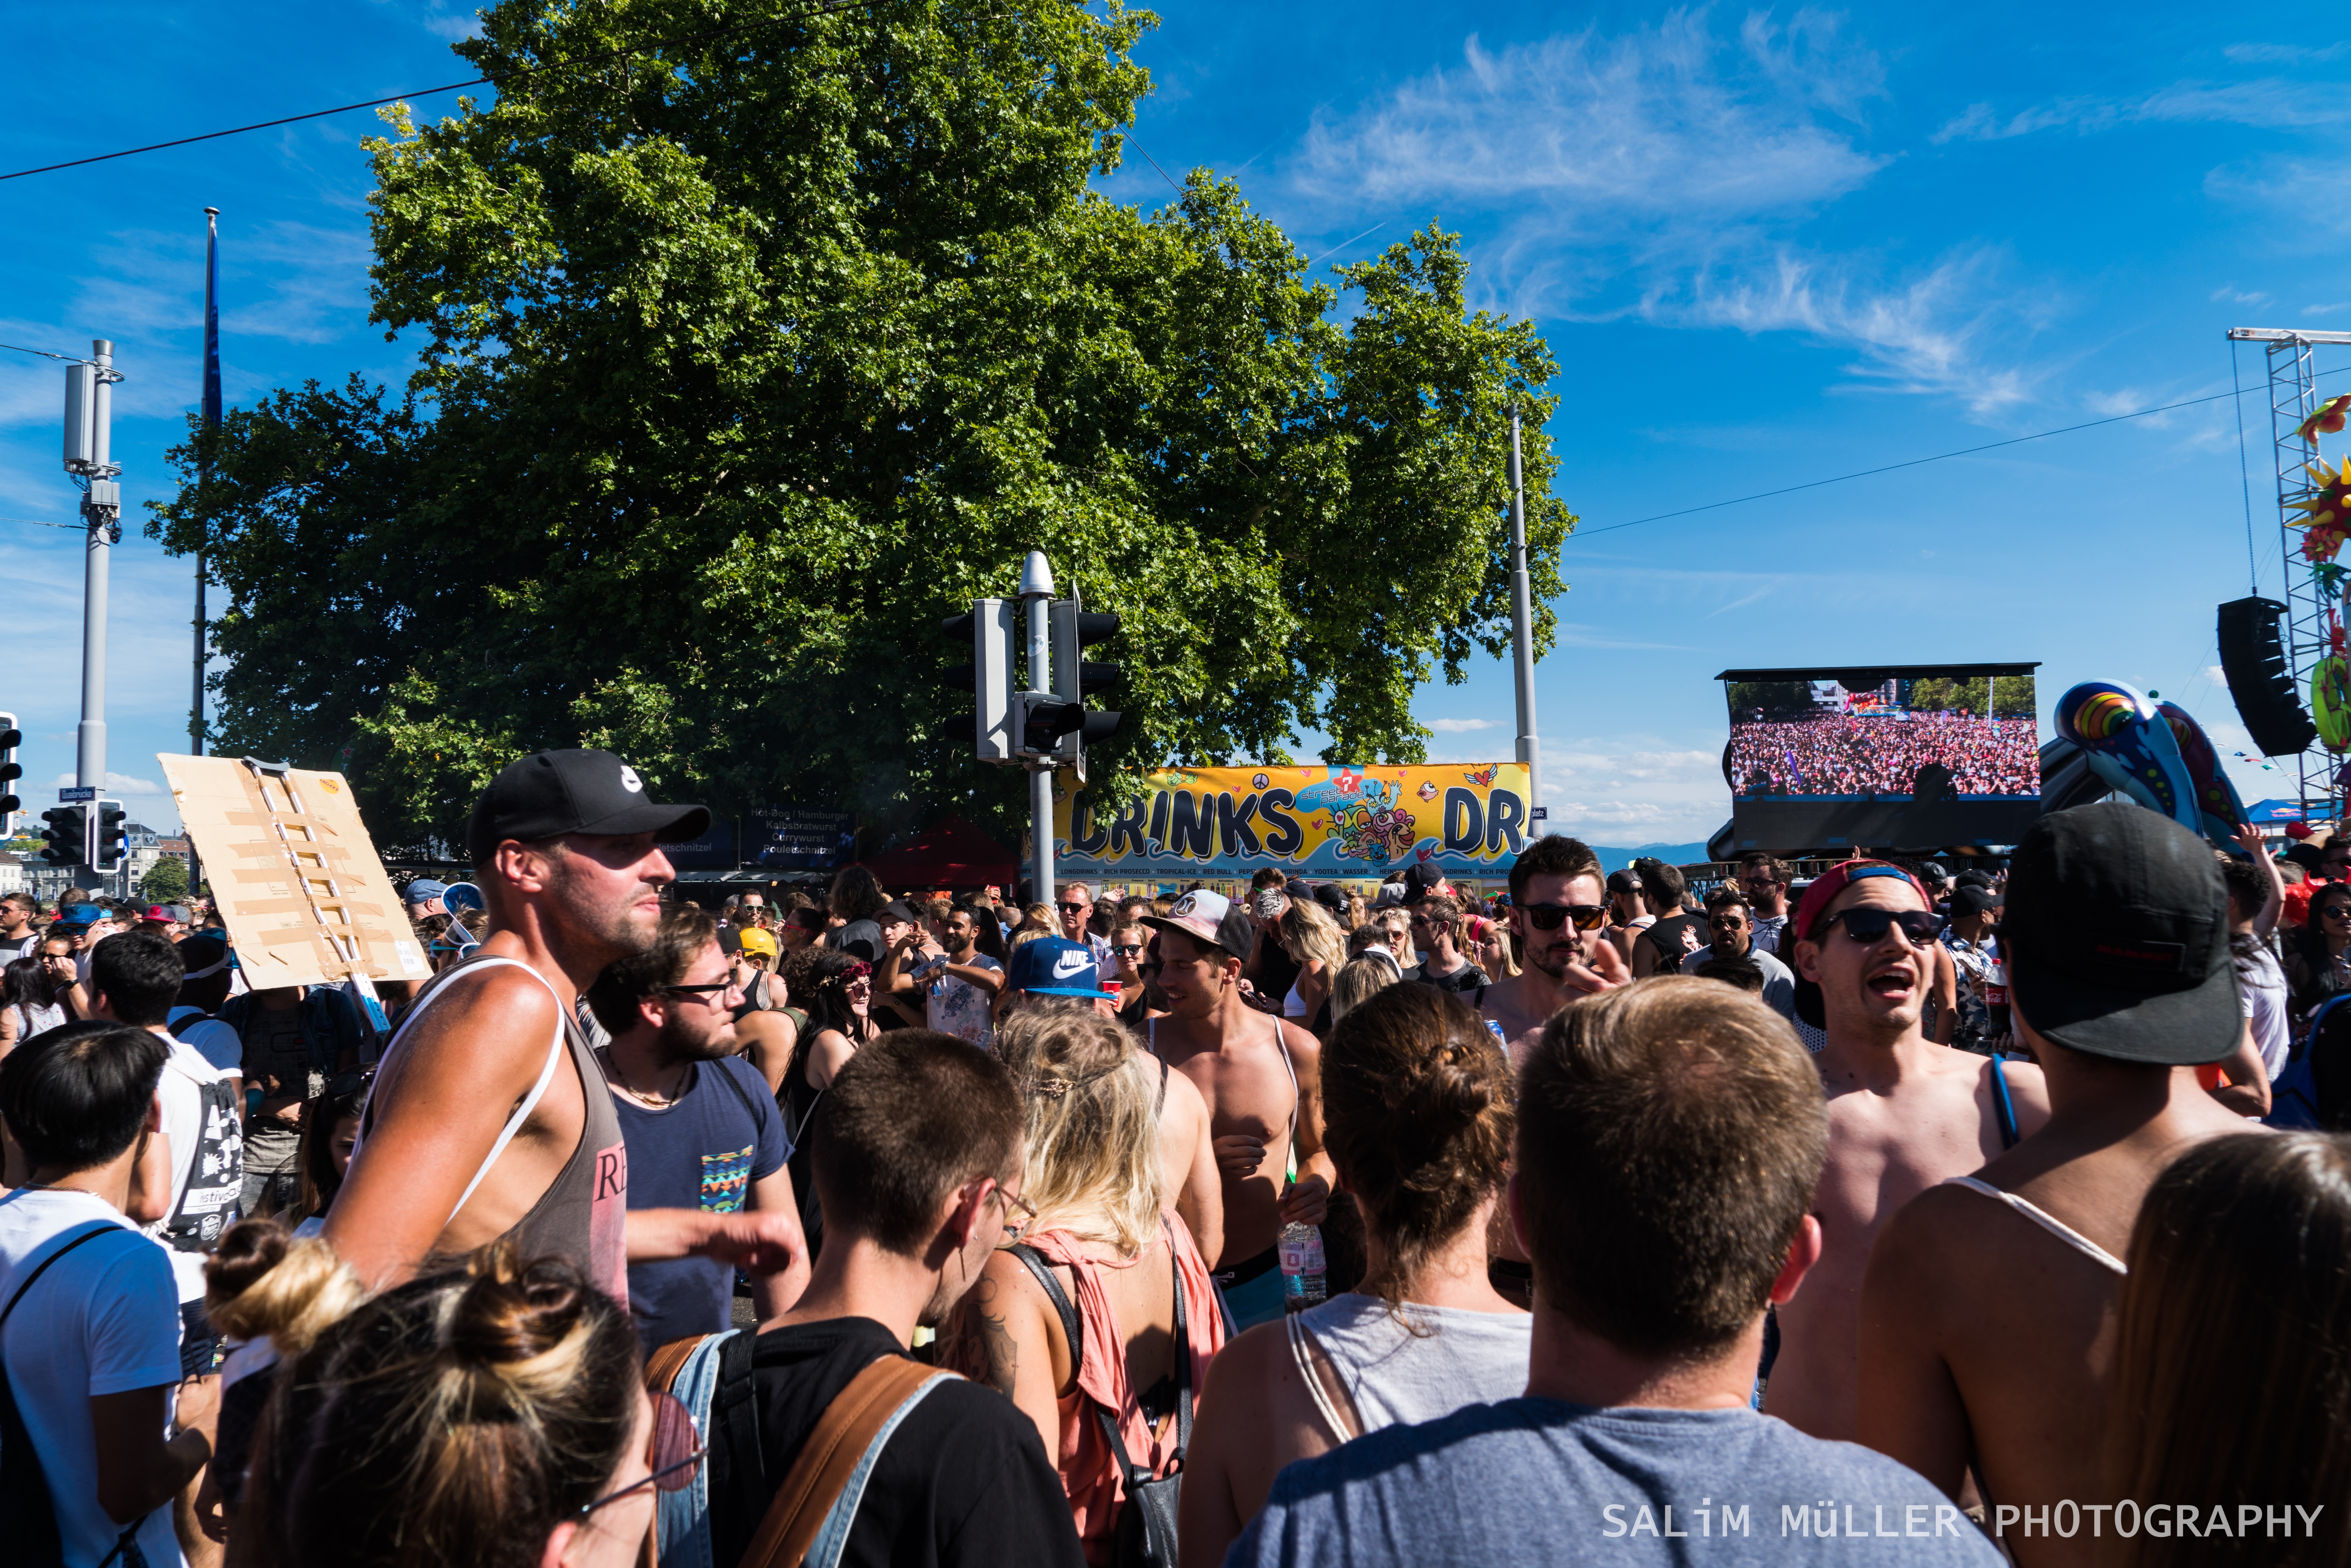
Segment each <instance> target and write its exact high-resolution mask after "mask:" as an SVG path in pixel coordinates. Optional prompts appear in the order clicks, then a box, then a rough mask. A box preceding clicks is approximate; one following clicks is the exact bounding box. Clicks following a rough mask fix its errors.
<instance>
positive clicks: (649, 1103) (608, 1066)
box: [596, 1049, 693, 1111]
mask: <svg viewBox="0 0 2351 1568" xmlns="http://www.w3.org/2000/svg"><path fill="white" fill-rule="evenodd" d="M596 1057H597V1060H598V1061H601V1062H602V1063H603V1064H604V1081H605V1082H608V1083H610V1084H611V1086H612V1087H613V1088H615V1089H617V1090H619V1091H620V1092H622V1093H623V1094H625V1095H627V1096H628V1097H629V1098H630V1099H632V1100H633V1101H635V1102H636V1103H638V1104H640V1105H643V1106H644V1107H645V1108H646V1109H648V1110H653V1111H666V1110H668V1109H669V1108H670V1107H671V1106H673V1105H674V1104H676V1103H678V1102H679V1101H681V1100H683V1099H684V1098H685V1085H684V1081H681V1082H679V1085H678V1091H677V1092H676V1093H674V1094H673V1095H671V1096H669V1098H667V1099H663V1098H662V1097H661V1096H660V1095H658V1094H649V1093H647V1092H645V1091H643V1090H642V1089H639V1088H638V1087H637V1086H636V1085H634V1084H632V1083H631V1082H629V1081H628V1080H627V1079H625V1078H622V1076H621V1075H620V1074H619V1073H618V1072H617V1071H614V1070H613V1067H612V1056H611V1051H610V1050H609V1049H601V1050H599V1051H597V1052H596ZM686 1076H687V1077H688V1078H691V1077H692V1076H693V1073H692V1071H691V1070H690V1069H689V1071H688V1072H687V1074H686Z"/></svg>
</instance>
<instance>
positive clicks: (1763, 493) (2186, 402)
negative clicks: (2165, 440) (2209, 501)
mask: <svg viewBox="0 0 2351 1568" xmlns="http://www.w3.org/2000/svg"><path fill="white" fill-rule="evenodd" d="M2344 370H2351V365H2346V366H2344V367H2342V368H2341V370H2335V371H2321V372H2320V373H2321V374H2322V375H2330V376H2331V375H2339V374H2341V373H2342V371H2344ZM2236 395H2237V393H2236V392H2214V393H2213V394H2212V395H2211V396H2210V397H2191V398H2184V399H2182V400H2181V401H2179V402H2166V403H2158V404H2157V405H2156V406H2155V407H2153V408H2142V409H2137V410H2136V411H2134V412H2132V413H2117V414H2114V415H2111V416H2109V417H2108V418H2105V419H2093V420H2088V421H2085V423H2081V424H2063V425H2059V426H2058V427H2057V428H2056V429H2054V430H2040V431H2035V432H2034V433H2033V434H2031V435H2011V436H2010V437H2009V438H2008V439H2007V440H2005V441H1987V442H1985V443H1984V444H1982V445H1981V446H1962V447H1960V448H1959V450H1958V451H1956V452H1938V453H1936V454H1935V455H1933V456H1931V457H1911V458H1906V459H1905V460H1904V461H1902V462H1900V463H1888V464H1886V465H1883V466H1881V467H1876V468H1862V469H1857V470H1855V472H1853V473H1851V474H1837V475H1834V476H1831V477H1829V478H1826V479H1808V480H1806V481H1805V482H1804V483H1802V484H1801V485H1783V486H1781V487H1780V488H1779V489H1776V490H1758V491H1757V492H1755V494H1753V495H1751V496H1733V497H1731V498H1730V499H1729V500H1728V501H1708V503H1707V504H1706V505H1704V506H1702V507H1682V508H1681V509H1680V510H1679V511H1675V512H1658V513H1656V514H1655V515H1654V516H1651V517H1635V518H1634V519H1633V520H1632V521H1631V522H1629V523H1610V524H1609V525H1608V526H1607V527H1605V528H1577V529H1576V530H1575V531H1574V532H1573V533H1572V534H1570V535H1569V536H1568V538H1569V541H1570V542H1571V543H1572V542H1573V541H1574V540H1576V539H1580V538H1590V537H1593V536H1594V535H1598V534H1613V533H1614V532H1615V531H1616V530H1617V529H1619V528H1639V527H1640V526H1641V525H1642V524H1644V523H1662V522H1664V521H1665V520H1666V519H1667V518H1668V517H1692V516H1695V515H1696V514H1698V513H1699V512H1712V511H1718V510H1719V509H1721V508H1722V507H1740V506H1744V505H1746V504H1747V503H1748V502H1750V501H1768V500H1770V499H1771V497H1774V496H1792V495H1794V494H1795V493H1796V492H1797V491H1799V490H1817V489H1819V488H1820V487H1821V486H1823V485H1842V484H1844V482H1845V481H1846V480H1848V479H1866V478H1868V477H1869V476H1871V475H1873V474H1892V473H1896V472H1897V471H1899V470H1901V469H1904V468H1916V467H1917V466H1918V465H1920V464H1923V463H1942V462H1946V461H1948V460H1949V459H1951V458H1953V457H1970V456H1973V455H1975V454H1976V453H1979V452H1994V451H1997V450H1999V449H2000V448H2001V447H2003V446H2021V445H2022V444H2024V443H2026V442H2028V441H2046V440H2048V439H2049V438H2050V437H2051V436H2053V435H2071V434H2073V433H2074V432H2075V431H2077V430H2095V429H2096V428H2097V427H2098V426H2100V425H2102V424H2120V423H2123V422H2124V421H2125V420H2130V419H2145V418H2146V417H2147V415H2149V414H2151V413H2170V412H2171V411H2172V410H2173V409H2176V408H2194V407H2195V406H2196V405H2197V404H2199V403H2207V402H2220V400H2221V399H2223V398H2232V397H2235V396H2236Z"/></svg>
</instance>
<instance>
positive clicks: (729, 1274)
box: [588, 904, 809, 1354]
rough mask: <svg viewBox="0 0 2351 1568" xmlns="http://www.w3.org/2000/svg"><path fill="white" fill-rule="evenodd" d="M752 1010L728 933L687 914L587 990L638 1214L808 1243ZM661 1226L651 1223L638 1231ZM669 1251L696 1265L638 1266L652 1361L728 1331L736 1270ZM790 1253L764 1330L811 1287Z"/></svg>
mask: <svg viewBox="0 0 2351 1568" xmlns="http://www.w3.org/2000/svg"><path fill="white" fill-rule="evenodd" d="M742 999H743V993H742V988H741V987H740V986H739V985H738V984H737V981H736V979H735V977H734V975H733V973H732V972H731V970H730V967H729V966H728V964H727V962H726V954H725V953H723V952H721V951H720V950H719V945H718V923H717V922H716V920H714V919H712V918H711V916H710V915H708V914H706V913H705V912H704V911H703V910H701V909H698V908H696V907H695V906H694V905H693V904H683V905H679V906H676V907H674V908H671V909H669V910H666V911H664V914H663V915H662V921H661V925H660V927H659V929H658V930H657V932H656V933H655V935H654V937H653V946H650V947H647V948H646V949H645V950H644V951H643V952H641V953H632V954H631V955H630V956H627V957H625V958H622V960H620V962H618V963H616V964H613V965H611V966H610V967H607V968H606V969H605V970H604V972H603V973H602V974H601V975H599V976H597V977H596V981H595V984H593V985H591V986H590V987H589V988H588V1005H589V1006H590V1007H591V1008H593V1009H595V1011H596V1019H597V1021H598V1022H599V1023H601V1024H602V1025H603V1026H604V1028H605V1029H606V1030H608V1031H609V1032H610V1033H611V1037H612V1040H611V1044H610V1045H608V1046H605V1047H604V1048H603V1049H602V1050H601V1051H600V1052H599V1053H598V1054H599V1056H600V1058H601V1061H602V1062H603V1065H604V1071H605V1073H606V1076H607V1077H608V1079H609V1080H610V1082H611V1090H612V1105H613V1109H614V1110H615V1111H616V1112H617V1113H619V1115H620V1118H621V1135H622V1139H623V1140H624V1141H625V1142H626V1144H627V1145H628V1151H629V1210H630V1212H631V1214H632V1215H637V1216H643V1212H644V1211H645V1210H648V1209H671V1210H685V1211H691V1210H700V1211H703V1212H705V1213H710V1214H743V1213H755V1214H771V1215H775V1216H778V1218H780V1220H781V1221H782V1223H783V1224H784V1225H785V1226H787V1227H789V1228H790V1230H791V1231H792V1232H793V1233H794V1234H795V1235H797V1234H798V1233H799V1228H800V1227H799V1199H798V1198H797V1197H795V1196H794V1195H793V1192H792V1173H791V1171H790V1170H789V1167H788V1166H787V1165H786V1162H787V1161H789V1159H790V1158H791V1154H792V1146H791V1145H790V1143H789V1141H788V1140H787V1139H786V1138H785V1136H784V1124H783V1115H782V1113H781V1112H780V1111H778V1109H777V1106H776V1102H775V1099H774V1096H773V1094H772V1092H770V1091H769V1090H768V1085H767V1082H766V1080H765V1079H763V1078H762V1077H760V1075H759V1074H758V1071H755V1070H754V1069H753V1068H752V1067H751V1065H750V1063H748V1062H747V1061H744V1060H743V1059H742V1058H741V1057H740V1056H738V1055H737V1048H738V1047H739V1046H740V1044H741V1041H740V1040H738V1039H737V1034H736V1025H735V1012H734V1009H735V1007H736V1004H737V1003H738V1002H740V1001H741V1000H742ZM659 1223H660V1221H659V1220H658V1219H655V1218H651V1217H646V1218H641V1219H640V1220H639V1228H641V1229H643V1228H647V1227H650V1226H653V1225H657V1224H659ZM644 1239H650V1237H649V1236H648V1237H646V1238H640V1240H644ZM687 1240H688V1241H690V1239H687ZM648 1250H651V1249H648ZM663 1250H669V1251H673V1252H675V1253H680V1254H686V1255H683V1256H673V1257H668V1258H661V1259H653V1260H643V1261H640V1260H636V1259H634V1258H632V1259H631V1260H630V1263H629V1313H630V1316H631V1317H632V1318H633V1319H634V1320H635V1321H636V1326H637V1333H638V1335H639V1337H640V1338H641V1339H642V1340H643V1343H644V1346H645V1350H646V1352H647V1354H651V1353H652V1352H653V1350H655V1349H657V1348H658V1347H660V1346H661V1345H664V1344H665V1343H668V1342H669V1341H671V1340H674V1339H684V1337H685V1336H686V1335H688V1334H700V1333H721V1332H722V1331H724V1330H725V1329H726V1327H727V1325H728V1323H729V1322H730V1321H731V1311H732V1298H733V1294H734V1285H735V1270H734V1268H733V1266H732V1265H729V1264H726V1263H720V1262H717V1261H716V1260H712V1259H710V1258H706V1257H699V1256H694V1255H691V1248H690V1245H688V1244H686V1242H685V1241H682V1242H681V1244H680V1245H678V1246H676V1247H674V1248H670V1249H663ZM790 1254H791V1262H790V1264H789V1266H788V1267H786V1268H785V1269H783V1270H778V1271H771V1272H767V1273H759V1274H754V1275H753V1276H752V1277H751V1300H752V1301H753V1303H754V1304H755V1306H756V1307H757V1308H758V1315H759V1318H760V1320H761V1321H762V1322H765V1321H766V1320H768V1319H769V1318H773V1317H776V1316H778V1315H779V1314H781V1313H782V1312H784V1310H785V1309H786V1308H788V1307H789V1306H790V1305H791V1304H792V1302H794V1301H797V1300H799V1293H800V1291H802V1290H804V1289H805V1288H806V1287H807V1285H808V1269H809V1265H808V1247H807V1244H806V1242H805V1241H804V1240H803V1241H801V1242H799V1244H797V1245H794V1246H792V1247H791V1248H790Z"/></svg>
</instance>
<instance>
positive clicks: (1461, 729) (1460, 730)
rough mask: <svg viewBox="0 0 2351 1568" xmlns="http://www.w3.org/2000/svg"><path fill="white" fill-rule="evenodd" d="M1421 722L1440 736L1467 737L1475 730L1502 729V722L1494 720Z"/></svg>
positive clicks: (1441, 719) (1474, 719)
mask: <svg viewBox="0 0 2351 1568" xmlns="http://www.w3.org/2000/svg"><path fill="white" fill-rule="evenodd" d="M1421 722H1422V723H1424V724H1426V725H1427V726H1428V727H1429V728H1431V729H1433V730H1435V731H1436V732H1437V734H1439V735H1467V734H1468V733H1469V732H1470V731H1471V730H1473V729H1499V728H1500V727H1501V720H1499V719H1493V718H1431V719H1424V720H1422V721H1421Z"/></svg>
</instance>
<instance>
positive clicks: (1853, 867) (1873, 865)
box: [1796, 861, 1935, 940]
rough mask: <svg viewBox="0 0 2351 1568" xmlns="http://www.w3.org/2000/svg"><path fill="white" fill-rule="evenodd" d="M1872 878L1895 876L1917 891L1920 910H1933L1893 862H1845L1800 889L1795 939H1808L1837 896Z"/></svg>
mask: <svg viewBox="0 0 2351 1568" xmlns="http://www.w3.org/2000/svg"><path fill="white" fill-rule="evenodd" d="M1872 876H1898V877H1900V878H1901V879H1902V880H1903V881H1904V882H1907V883H1909V884H1910V886H1911V887H1912V888H1913V889H1915V890H1916V891H1917V894H1918V902H1919V904H1920V906H1921V907H1923V908H1927V909H1932V908H1934V907H1935V901H1934V900H1933V899H1932V898H1929V897H1928V895H1927V890H1926V889H1925V888H1923V887H1920V886H1919V885H1918V879H1917V877H1915V876H1912V875H1911V874H1910V873H1908V872H1907V871H1904V870H1903V869H1902V868H1901V867H1900V866H1898V865H1896V864H1895V863H1894V862H1891V861H1846V862H1844V863H1843V864H1840V865H1834V866H1831V867H1830V868H1829V869H1828V870H1827V871H1825V872H1823V873H1822V874H1821V875H1820V876H1818V877H1816V878H1814V879H1813V885H1812V886H1810V887H1808V888H1806V889H1804V896H1803V900H1802V902H1801V903H1800V904H1797V905H1796V936H1797V938H1798V939H1799V940H1802V939H1804V938H1807V937H1810V936H1812V934H1813V926H1814V925H1817V924H1819V922H1820V918H1821V915H1823V913H1824V912H1825V911H1826V910H1827V909H1828V906H1829V904H1831V903H1832V902H1833V901H1834V899H1835V898H1836V895H1837V894H1840V893H1843V892H1844V890H1845V889H1846V888H1848V887H1851V886H1852V885H1853V884H1854V883H1856V882H1859V881H1861V880H1862V879H1863V878H1865V877H1872Z"/></svg>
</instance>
